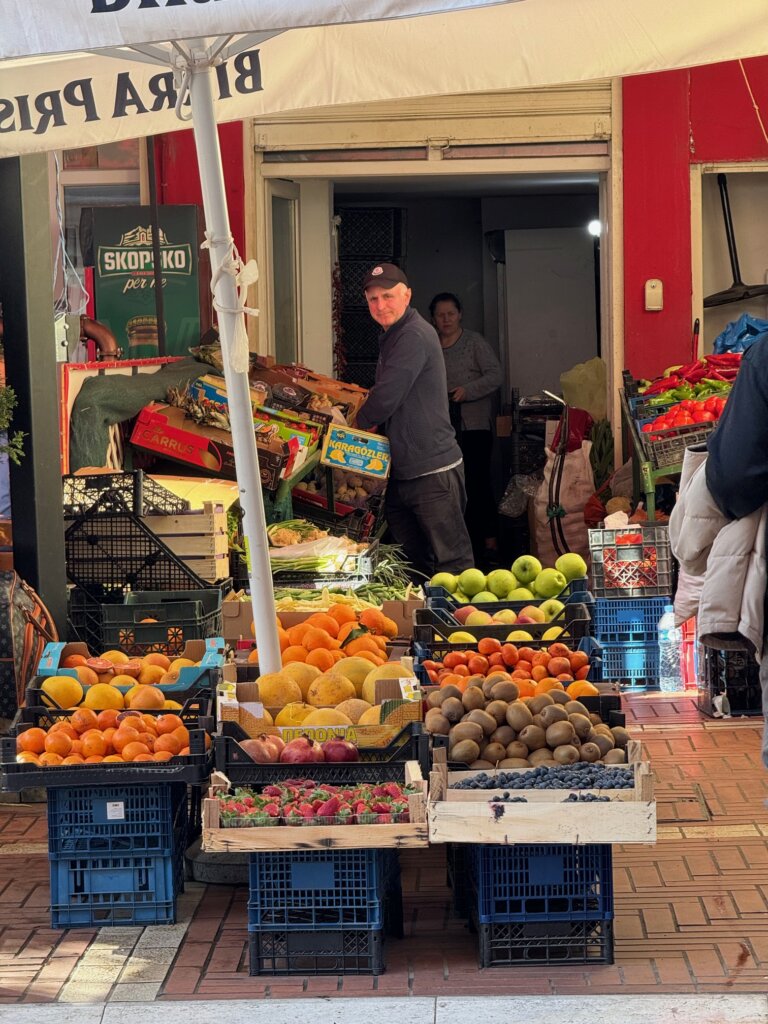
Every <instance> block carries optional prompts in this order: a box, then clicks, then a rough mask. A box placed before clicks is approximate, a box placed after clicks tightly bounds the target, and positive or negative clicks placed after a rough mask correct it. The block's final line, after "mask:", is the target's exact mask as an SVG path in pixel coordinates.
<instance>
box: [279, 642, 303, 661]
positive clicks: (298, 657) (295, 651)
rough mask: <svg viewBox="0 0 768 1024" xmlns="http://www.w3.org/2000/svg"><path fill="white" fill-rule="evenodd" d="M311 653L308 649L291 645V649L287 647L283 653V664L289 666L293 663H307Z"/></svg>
mask: <svg viewBox="0 0 768 1024" xmlns="http://www.w3.org/2000/svg"><path fill="white" fill-rule="evenodd" d="M308 654H309V651H308V650H307V649H306V647H299V646H297V645H296V644H291V646H290V647H286V649H285V650H284V651H283V664H284V665H287V664H289V662H291V661H306V660H307V655H308Z"/></svg>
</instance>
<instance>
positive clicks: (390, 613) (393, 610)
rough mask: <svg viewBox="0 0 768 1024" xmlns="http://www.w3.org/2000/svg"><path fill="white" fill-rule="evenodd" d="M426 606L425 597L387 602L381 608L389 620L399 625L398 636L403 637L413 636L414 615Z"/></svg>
mask: <svg viewBox="0 0 768 1024" xmlns="http://www.w3.org/2000/svg"><path fill="white" fill-rule="evenodd" d="M424 604H425V601H424V598H423V597H411V598H409V599H408V600H407V601H385V602H384V604H383V605H382V607H381V610H382V612H383V613H384V614H385V615H386V616H387V618H390V619H392V621H393V622H396V623H397V635H398V636H403V637H411V636H413V613H414V612H415V611H416V610H417V609H419V608H423V607H424Z"/></svg>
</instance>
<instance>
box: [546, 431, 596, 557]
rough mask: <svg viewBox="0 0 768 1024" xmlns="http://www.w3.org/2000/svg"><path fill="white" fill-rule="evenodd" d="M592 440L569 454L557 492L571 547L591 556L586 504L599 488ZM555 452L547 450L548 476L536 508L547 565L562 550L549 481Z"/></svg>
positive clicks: (575, 550)
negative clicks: (556, 534) (556, 539)
mask: <svg viewBox="0 0 768 1024" xmlns="http://www.w3.org/2000/svg"><path fill="white" fill-rule="evenodd" d="M591 447H592V443H591V442H590V441H585V442H584V443H583V444H582V446H581V448H580V449H579V450H578V451H576V452H570V453H569V454H568V455H566V456H565V465H564V466H563V476H562V480H561V483H560V491H559V494H557V495H556V496H555V498H556V500H557V501H558V502H559V507H560V510H561V512H562V514H560V515H559V516H558V518H559V519H560V524H561V526H562V528H563V534H564V535H565V540H566V543H567V545H568V550H569V551H574V552H576V553H577V554H579V555H582V556H583V557H584V559H585V560H588V559H589V535H588V533H587V525H586V523H585V522H584V507H585V505H586V504H587V502H588V501H589V499H590V498H591V497H592V494H593V493H594V490H595V480H594V477H593V475H592V464H591V462H590V459H589V452H590V449H591ZM554 464H555V456H554V455H553V453H552V452H550V451H547V464H546V466H545V467H544V480H543V481H542V483H541V485H540V486H539V489H538V491H537V492H536V498H535V502H534V512H535V519H536V552H535V553H536V557H537V558H538V559H539V561H540V562H541V563H542V564H543V565H554V564H555V561H556V560H557V559H558V558H559V556H560V555H561V554H562V552H561V551H558V550H557V549H556V548H555V543H554V540H553V537H552V528H551V525H550V516H549V511H550V509H549V481H550V479H551V477H552V469H553V467H554Z"/></svg>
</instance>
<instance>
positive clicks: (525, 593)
mask: <svg viewBox="0 0 768 1024" xmlns="http://www.w3.org/2000/svg"><path fill="white" fill-rule="evenodd" d="M507 600H508V601H535V600H536V595H535V594H534V592H533V591H532V590H528V588H527V587H518V588H517V589H516V590H511V591H510V592H509V593H508V594H507Z"/></svg>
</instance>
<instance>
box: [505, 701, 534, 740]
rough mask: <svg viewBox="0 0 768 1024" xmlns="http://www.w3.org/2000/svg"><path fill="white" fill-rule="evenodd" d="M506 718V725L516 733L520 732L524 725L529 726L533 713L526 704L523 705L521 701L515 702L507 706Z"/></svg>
mask: <svg viewBox="0 0 768 1024" xmlns="http://www.w3.org/2000/svg"><path fill="white" fill-rule="evenodd" d="M506 718H507V725H509V726H511V727H512V728H513V729H514V730H515V731H516V732H520V730H521V729H524V728H525V727H526V725H530V724H531V723H532V722H533V712H532V711H531V710H530V709H529V707H528V705H527V704H524V703H523V702H522V701H521V700H516V701H515V702H514V703H513V704H509V705H507V715H506Z"/></svg>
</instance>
